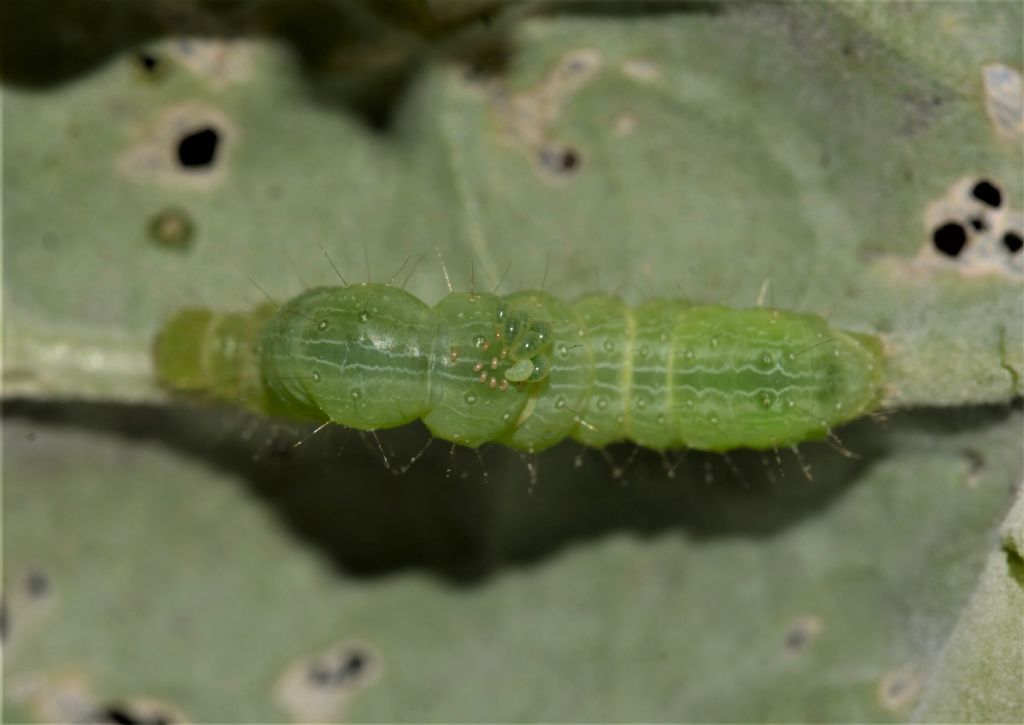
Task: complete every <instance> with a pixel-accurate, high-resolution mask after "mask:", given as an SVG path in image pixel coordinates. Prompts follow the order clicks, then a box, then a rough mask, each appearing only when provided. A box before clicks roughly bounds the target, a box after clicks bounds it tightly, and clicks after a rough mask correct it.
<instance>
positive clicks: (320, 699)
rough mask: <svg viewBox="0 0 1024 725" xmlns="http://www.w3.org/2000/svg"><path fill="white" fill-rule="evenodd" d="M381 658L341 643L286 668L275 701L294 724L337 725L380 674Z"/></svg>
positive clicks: (368, 650) (352, 644)
mask: <svg viewBox="0 0 1024 725" xmlns="http://www.w3.org/2000/svg"><path fill="white" fill-rule="evenodd" d="M381 671H382V664H381V658H380V655H379V654H377V653H376V652H375V651H374V650H373V648H371V647H370V646H368V645H367V644H365V643H362V642H342V643H340V644H338V645H335V646H334V647H332V648H330V649H329V650H327V651H325V652H321V653H318V654H314V655H311V656H307V657H303V658H301V659H299V660H297V661H295V662H293V663H291V664H290V665H288V667H287V668H285V671H284V673H283V674H282V675H281V677H280V678H279V679H278V681H277V685H276V686H275V688H274V699H275V701H276V702H277V703H278V705H280V706H281V707H282V708H283V709H284V710H285V712H287V713H288V716H289V717H290V718H291V719H292V721H293V722H336V721H338V720H340V719H341V718H342V716H343V714H344V710H345V707H346V706H347V705H348V703H349V701H350V700H351V699H352V697H353V696H354V695H355V694H356V693H357V692H358V691H359V690H361V689H363V688H365V687H366V686H368V685H370V684H372V683H373V682H375V681H376V680H377V679H378V678H379V677H380V674H381Z"/></svg>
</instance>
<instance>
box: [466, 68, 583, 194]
mask: <svg viewBox="0 0 1024 725" xmlns="http://www.w3.org/2000/svg"><path fill="white" fill-rule="evenodd" d="M601 64H602V61H601V54H600V53H599V52H598V51H597V50H593V49H589V48H584V49H578V50H573V51H570V52H568V53H566V54H565V55H563V56H562V57H561V58H560V59H559V60H558V62H557V63H556V64H555V67H554V68H553V69H552V70H551V71H550V72H549V73H548V74H547V75H546V76H545V77H544V78H543V79H541V81H540V82H539V83H537V84H536V85H535V86H534V87H532V88H530V89H527V90H524V91H522V92H520V93H515V94H513V93H510V92H509V90H508V88H507V87H506V86H505V85H504V82H503V81H502V80H501V79H499V78H495V79H494V80H490V81H488V82H486V83H485V84H484V89H485V92H486V95H487V98H488V100H489V102H490V105H491V107H492V109H493V111H494V113H495V115H496V116H497V119H498V125H499V128H500V129H501V133H502V136H503V138H504V139H506V140H507V141H508V142H509V143H511V144H512V145H513V146H515V147H516V148H518V149H520V150H521V151H522V152H523V153H525V154H526V155H527V157H528V158H529V159H530V161H531V162H532V163H533V165H534V167H535V168H536V169H537V171H538V172H539V174H540V175H541V176H542V178H544V179H546V180H549V181H555V182H565V181H567V180H568V178H570V177H572V176H573V175H575V174H576V173H577V172H578V171H579V170H580V168H581V167H582V165H583V163H584V162H585V158H584V154H583V152H582V150H581V149H580V148H578V147H577V146H575V145H574V144H573V143H572V142H571V141H569V140H566V139H559V138H556V137H555V136H554V135H553V134H552V131H551V128H552V126H553V125H554V124H555V122H556V121H557V120H558V119H559V118H560V117H561V116H562V114H563V113H564V111H565V108H566V106H567V105H568V104H569V102H570V101H571V100H572V97H573V96H574V95H575V94H576V93H578V92H579V91H580V89H582V88H583V87H584V86H586V85H587V84H588V83H589V82H590V81H591V80H593V78H594V76H595V75H596V74H597V72H598V71H599V70H600V69H601Z"/></svg>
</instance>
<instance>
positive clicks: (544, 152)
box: [540, 146, 582, 174]
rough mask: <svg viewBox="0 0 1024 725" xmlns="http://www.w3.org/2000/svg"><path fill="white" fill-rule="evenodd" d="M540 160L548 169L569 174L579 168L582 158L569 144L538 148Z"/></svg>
mask: <svg viewBox="0 0 1024 725" xmlns="http://www.w3.org/2000/svg"><path fill="white" fill-rule="evenodd" d="M540 162H541V164H543V166H544V168H546V169H547V170H548V171H551V172H554V173H556V174H571V173H573V172H575V171H576V170H577V169H578V168H579V166H580V163H581V162H582V158H581V157H580V153H579V151H577V150H576V149H574V148H572V147H571V146H560V147H553V148H552V147H548V148H543V149H541V150H540Z"/></svg>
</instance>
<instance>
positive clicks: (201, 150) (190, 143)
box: [178, 126, 220, 168]
mask: <svg viewBox="0 0 1024 725" xmlns="http://www.w3.org/2000/svg"><path fill="white" fill-rule="evenodd" d="M219 141H220V134H218V133H217V130H216V129H215V128H212V127H209V126H207V127H206V128H202V129H199V130H198V131H194V132H192V133H190V134H188V135H187V136H185V137H183V138H182V139H181V141H179V142H178V160H179V161H180V162H181V165H182V166H184V167H186V168H197V167H203V166H209V165H210V164H212V163H213V160H214V158H215V157H216V154H217V144H218V143H219Z"/></svg>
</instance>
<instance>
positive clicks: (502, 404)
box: [156, 283, 882, 451]
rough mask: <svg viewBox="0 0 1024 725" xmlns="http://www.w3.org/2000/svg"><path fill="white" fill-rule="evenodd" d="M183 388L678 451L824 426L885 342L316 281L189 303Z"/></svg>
mask: <svg viewBox="0 0 1024 725" xmlns="http://www.w3.org/2000/svg"><path fill="white" fill-rule="evenodd" d="M156 361H157V370H158V373H159V374H160V376H161V378H162V379H163V380H164V382H165V383H166V384H168V385H169V386H171V387H173V388H176V389H181V390H185V391H190V392H202V393H205V394H207V395H208V396H212V397H216V398H220V399H224V400H228V401H231V402H240V403H241V404H243V405H245V406H247V407H249V408H251V409H253V410H257V411H263V412H266V413H269V414H273V415H289V416H292V417H296V418H300V419H307V420H311V421H318V422H322V421H333V422H336V423H339V424H342V425H347V426H351V427H354V428H358V429H361V430H374V429H377V428H389V427H393V426H398V425H402V424H404V423H408V422H410V421H412V420H415V419H417V418H419V419H422V420H423V422H424V423H425V424H426V426H427V427H428V429H429V430H430V431H431V433H432V434H433V435H434V436H435V437H438V438H441V439H444V440H448V441H452V442H455V443H459V444H462V445H466V446H470V447H476V446H479V445H481V444H483V443H486V442H490V441H496V442H499V443H502V444H504V445H507V446H509V447H512V448H515V449H518V450H524V451H539V450H542V449H544V448H546V447H548V446H551V445H553V444H555V443H557V442H559V441H560V440H562V439H564V438H565V437H567V436H568V437H572V438H574V439H576V440H578V441H579V442H581V443H583V444H585V445H588V446H594V447H600V446H605V445H607V444H609V443H612V442H615V441H620V440H632V441H635V442H636V443H638V444H639V445H642V446H646V447H650V448H654V449H659V450H661V449H668V448H680V447H690V448H697V449H702V450H710V451H726V450H730V449H733V448H741V447H746V448H759V449H765V448H773V447H778V446H785V445H792V444H795V443H799V442H802V441H806V440H810V439H815V438H821V437H824V436H826V435H827V434H828V433H829V431H830V430H831V428H832V427H834V426H836V425H838V424H840V423H843V422H845V421H848V420H851V419H853V418H856V417H859V416H861V415H863V414H865V413H868V412H870V411H871V410H873V409H874V408H875V407H877V405H878V404H879V402H880V399H881V390H882V364H881V345H880V343H879V342H878V340H877V339H875V338H873V337H870V336H866V335H857V334H852V333H847V332H843V331H841V330H838V329H835V328H833V327H831V326H830V325H829V324H828V323H827V322H826V321H825V320H824V319H823V318H821V317H818V316H815V315H806V314H797V313H792V312H784V311H780V310H770V309H760V308H757V309H747V310H737V309H731V308H725V307H715V306H693V305H691V304H689V303H685V302H682V301H679V300H667V299H666V300H652V301H649V302H646V303H644V304H642V305H640V306H638V307H636V308H629V307H627V306H626V305H625V304H624V303H622V302H621V301H620V300H618V299H616V298H613V297H609V296H604V295H592V296H588V297H584V298H582V299H579V300H577V301H576V302H573V303H567V302H564V301H562V300H560V299H558V298H557V297H555V296H553V295H550V294H548V293H544V292H537V291H527V292H519V293H515V294H511V295H507V296H504V297H498V296H495V295H490V294H481V293H473V294H468V293H452V294H449V295H448V296H446V297H444V298H443V299H442V300H441V301H440V302H438V304H436V305H435V306H434V307H430V306H428V305H426V304H424V303H423V302H421V301H420V300H419V299H417V298H416V297H414V296H413V295H411V294H409V293H407V292H404V291H402V290H400V289H397V288H394V287H390V286H388V285H383V284H370V283H366V284H358V285H349V286H346V287H330V288H328V287H323V288H317V289H312V290H309V291H307V292H305V293H303V294H301V295H299V296H298V297H296V298H294V299H293V300H290V301H289V302H288V303H286V304H285V305H283V306H282V307H280V308H279V309H277V310H276V311H275V310H274V309H273V308H272V307H271V306H267V305H264V306H263V307H261V308H259V309H258V310H256V311H255V312H253V313H250V314H231V315H216V314H213V313H210V312H209V311H206V310H196V309H190V310H184V311H182V312H180V313H179V314H178V315H177V316H176V317H175V318H174V319H173V320H172V321H171V322H170V323H169V324H168V326H167V327H166V328H165V329H164V331H163V332H162V333H161V336H160V338H159V340H158V343H157V355H156Z"/></svg>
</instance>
